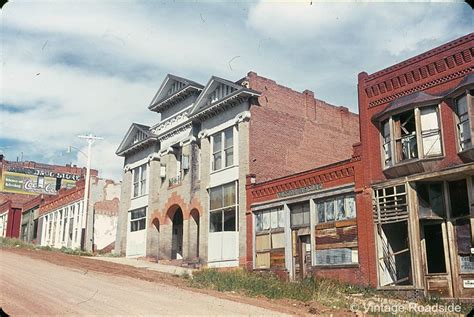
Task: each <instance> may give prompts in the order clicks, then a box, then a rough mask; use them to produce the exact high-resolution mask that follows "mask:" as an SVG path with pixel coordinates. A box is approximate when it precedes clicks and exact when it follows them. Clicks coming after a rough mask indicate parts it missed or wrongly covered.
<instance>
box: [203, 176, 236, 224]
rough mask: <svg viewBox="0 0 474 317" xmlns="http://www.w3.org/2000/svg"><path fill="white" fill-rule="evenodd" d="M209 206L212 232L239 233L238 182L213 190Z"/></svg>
mask: <svg viewBox="0 0 474 317" xmlns="http://www.w3.org/2000/svg"><path fill="white" fill-rule="evenodd" d="M209 205H210V211H209V212H210V216H209V231H210V232H221V231H238V230H237V214H236V213H237V193H236V182H232V183H229V184H225V185H222V186H217V187H213V188H211V189H210V190H209Z"/></svg>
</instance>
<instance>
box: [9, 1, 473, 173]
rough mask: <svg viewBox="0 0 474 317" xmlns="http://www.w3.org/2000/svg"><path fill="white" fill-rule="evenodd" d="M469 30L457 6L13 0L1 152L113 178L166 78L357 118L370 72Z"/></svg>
mask: <svg viewBox="0 0 474 317" xmlns="http://www.w3.org/2000/svg"><path fill="white" fill-rule="evenodd" d="M472 31H473V13H472V11H471V9H470V7H469V6H468V5H467V4H465V3H463V2H459V1H458V2H450V3H443V2H417V3H393V2H392V3H380V2H379V3H373V2H372V3H367V2H360V1H359V2H357V3H355V2H352V3H350V2H346V3H340V2H318V1H312V2H311V1H293V2H290V1H227V2H224V1H220V2H216V1H179V0H175V1H133V2H132V1H106V0H105V1H90V0H89V1H20V0H17V1H15V0H13V1H11V2H8V3H7V4H6V5H5V6H4V7H3V9H2V10H1V77H0V87H1V94H0V153H3V154H4V155H5V157H6V159H7V160H17V158H18V159H23V160H32V161H36V162H42V163H50V164H66V163H72V164H78V165H85V157H84V155H83V154H81V153H80V152H78V151H74V150H73V152H71V153H67V152H66V149H67V147H68V146H70V145H72V146H74V147H77V148H79V149H81V150H82V151H84V152H85V149H86V144H85V142H84V141H83V140H81V139H79V138H77V136H78V135H81V134H88V133H92V134H94V135H98V136H101V137H103V138H104V139H103V140H100V141H97V142H96V143H95V144H94V145H93V150H92V155H91V159H92V167H93V168H96V169H99V175H101V176H103V177H108V178H112V179H115V180H120V179H121V175H122V167H123V159H122V158H121V157H117V156H116V155H115V151H116V149H117V147H118V145H119V144H120V141H121V140H122V138H123V137H124V135H125V133H126V132H127V130H128V128H129V127H130V125H131V123H132V122H137V123H142V124H146V125H153V124H156V123H157V122H158V120H159V116H158V114H156V113H154V112H150V111H149V110H148V108H147V107H148V105H149V104H150V102H151V100H152V98H153V97H154V95H155V93H156V91H157V90H158V88H159V86H160V84H161V82H162V81H163V79H164V78H165V76H166V74H168V73H171V74H175V75H178V76H182V77H186V78H189V79H191V80H194V81H197V82H200V83H202V84H206V83H207V81H208V80H209V78H210V77H211V76H213V75H216V76H220V77H223V78H226V79H229V80H232V81H236V80H239V79H240V78H242V77H244V76H245V75H246V74H247V73H248V72H249V71H254V72H257V73H258V74H259V75H262V76H264V77H268V78H271V79H273V80H275V81H276V82H278V83H280V84H282V85H285V86H288V87H291V88H292V89H295V90H297V91H303V90H305V89H309V90H312V91H313V92H314V93H315V96H316V98H318V99H322V100H324V101H326V102H329V103H331V104H335V105H342V106H347V107H348V108H349V109H350V110H352V111H354V112H357V107H358V105H357V74H358V73H360V72H362V71H366V72H368V73H369V74H370V73H373V72H375V71H377V70H380V69H382V68H386V67H388V66H390V65H393V64H395V63H398V62H401V61H403V60H405V59H407V58H410V57H412V56H415V55H417V54H420V53H422V52H424V51H426V50H429V49H431V48H433V47H436V46H439V45H441V44H444V43H446V42H448V41H450V40H453V39H456V38H458V37H461V36H463V35H466V34H468V33H470V32H472Z"/></svg>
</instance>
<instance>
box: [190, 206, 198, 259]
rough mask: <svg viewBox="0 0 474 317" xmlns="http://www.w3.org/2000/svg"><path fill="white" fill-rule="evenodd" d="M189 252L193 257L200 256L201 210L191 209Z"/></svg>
mask: <svg viewBox="0 0 474 317" xmlns="http://www.w3.org/2000/svg"><path fill="white" fill-rule="evenodd" d="M189 240H190V241H189V245H190V250H189V254H190V256H191V257H193V258H199V211H198V210H197V209H193V210H191V217H190V219H189Z"/></svg>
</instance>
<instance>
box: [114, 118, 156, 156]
mask: <svg viewBox="0 0 474 317" xmlns="http://www.w3.org/2000/svg"><path fill="white" fill-rule="evenodd" d="M156 140H157V138H156V137H155V136H154V135H153V134H152V133H151V132H150V127H148V126H146V125H143V124H138V123H133V124H132V125H131V126H130V128H129V129H128V131H127V133H126V134H125V137H124V138H123V140H122V142H121V143H120V145H119V147H118V149H117V151H116V152H115V154H117V155H119V156H123V155H125V154H127V153H130V152H132V151H135V150H138V149H140V148H142V147H144V146H147V145H148V144H149V143H151V142H153V141H156Z"/></svg>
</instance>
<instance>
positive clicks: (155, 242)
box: [152, 218, 160, 260]
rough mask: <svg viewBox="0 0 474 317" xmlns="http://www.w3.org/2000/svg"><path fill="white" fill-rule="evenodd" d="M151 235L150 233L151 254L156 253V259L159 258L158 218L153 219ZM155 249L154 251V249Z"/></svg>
mask: <svg viewBox="0 0 474 317" xmlns="http://www.w3.org/2000/svg"><path fill="white" fill-rule="evenodd" d="M152 224H153V228H154V230H153V235H152V243H153V245H152V250H153V251H152V254H153V255H155V254H156V259H157V260H159V259H160V220H159V219H158V218H155V219H153V221H152ZM155 250H156V251H155Z"/></svg>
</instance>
